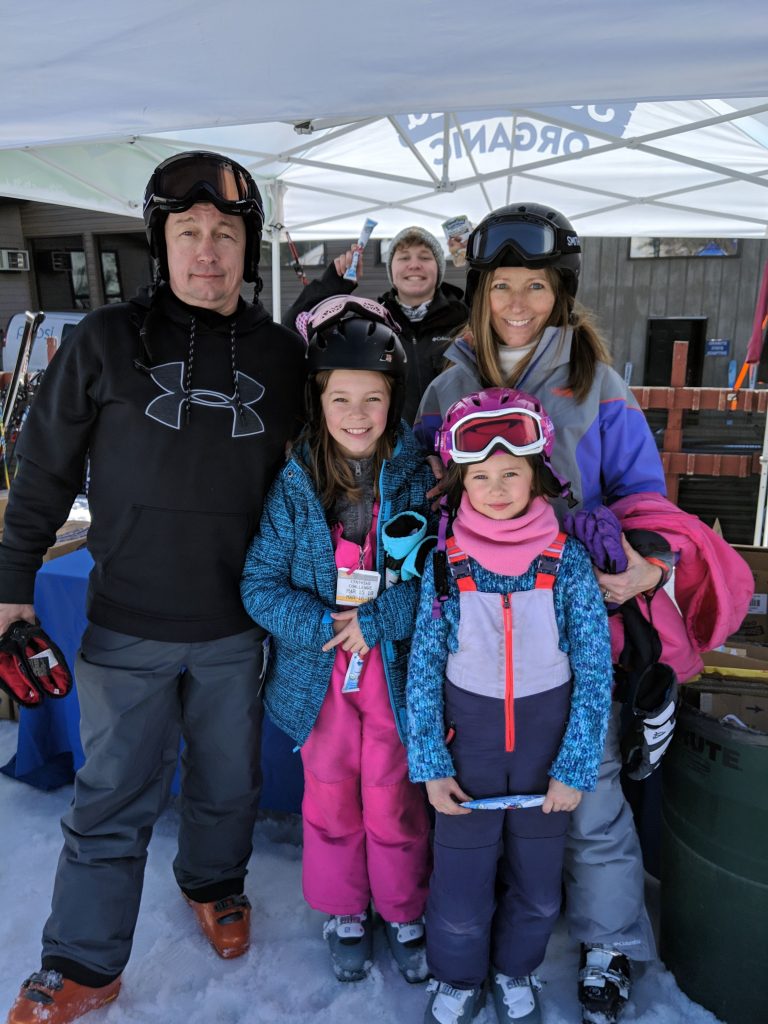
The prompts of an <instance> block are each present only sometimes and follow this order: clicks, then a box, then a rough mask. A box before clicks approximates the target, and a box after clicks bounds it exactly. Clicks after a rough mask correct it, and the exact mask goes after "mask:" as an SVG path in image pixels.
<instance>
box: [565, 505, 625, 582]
mask: <svg viewBox="0 0 768 1024" xmlns="http://www.w3.org/2000/svg"><path fill="white" fill-rule="evenodd" d="M563 526H564V527H565V531H566V533H569V534H570V535H571V536H572V537H575V538H576V540H580V541H581V543H582V544H583V545H584V547H585V548H586V549H587V551H588V552H589V557H590V558H591V559H592V562H593V564H594V565H596V566H597V568H598V569H599V570H600V571H601V572H610V573H617V572H624V570H625V569H626V568H627V564H628V563H627V556H626V554H625V553H624V548H623V547H622V546H621V523H620V522H619V520H618V519H617V518H616V516H615V515H614V514H613V512H611V510H610V509H609V508H605V506H604V505H599V506H598V507H597V508H595V509H592V511H591V512H584V511H582V512H576V513H575V514H574V515H571V514H570V513H568V514H567V515H566V516H565V517H564V520H563Z"/></svg>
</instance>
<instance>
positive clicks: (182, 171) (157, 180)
mask: <svg viewBox="0 0 768 1024" xmlns="http://www.w3.org/2000/svg"><path fill="white" fill-rule="evenodd" d="M195 203H213V205H214V206H215V207H216V209H217V210H221V212H222V213H228V214H235V215H237V216H239V217H242V218H243V221H244V223H245V259H244V261H243V280H245V281H258V280H259V255H260V250H261V233H262V230H263V228H264V204H263V203H262V200H261V193H260V192H259V190H258V188H257V187H256V182H255V181H254V180H253V178H252V177H251V175H250V174H249V173H248V171H247V170H246V169H245V168H244V167H242V166H241V165H240V164H238V163H236V162H235V161H234V160H231V159H230V158H229V157H226V156H222V155H221V154H220V153H211V152H208V151H206V150H193V151H191V152H188V153H177V154H176V155H175V156H171V157H169V158H168V159H167V160H163V162H162V163H161V164H158V166H157V167H156V168H155V170H154V171H153V172H152V177H151V178H150V179H149V182H148V183H147V187H146V190H145V192H144V227H145V228H146V232H147V241H148V242H149V251H150V253H151V254H152V257H153V258H154V259H155V260H157V266H158V270H159V272H160V276H161V277H162V279H163V280H164V281H167V280H168V256H167V253H166V248H165V222H166V219H167V217H168V214H169V213H182V212H183V211H184V210H188V209H189V208H190V206H194V204H195Z"/></svg>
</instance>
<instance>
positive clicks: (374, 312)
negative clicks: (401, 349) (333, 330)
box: [307, 295, 400, 338]
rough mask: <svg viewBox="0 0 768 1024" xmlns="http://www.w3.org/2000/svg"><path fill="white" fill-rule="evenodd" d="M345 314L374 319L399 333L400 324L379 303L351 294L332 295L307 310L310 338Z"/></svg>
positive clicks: (363, 318) (331, 325)
mask: <svg viewBox="0 0 768 1024" xmlns="http://www.w3.org/2000/svg"><path fill="white" fill-rule="evenodd" d="M345 316H359V317H360V318H361V319H362V320H374V321H376V322H377V323H380V324H384V325H385V326H386V327H389V329H390V330H392V331H394V332H395V334H399V333H400V325H399V324H398V323H397V322H396V321H395V320H394V319H393V318H392V314H391V313H390V312H389V310H388V309H386V308H385V307H384V306H382V305H381V303H379V302H374V301H373V299H365V298H362V297H361V298H358V297H356V296H352V295H332V296H331V297H330V298H329V299H323V301H322V302H318V304H317V305H316V306H314V307H313V308H312V309H311V310H310V311H309V313H308V315H307V334H308V336H309V337H310V338H311V337H312V335H313V334H316V333H317V332H318V331H322V330H327V329H328V328H329V327H333V325H334V324H336V323H338V322H339V320H342V319H343V318H344V317H345Z"/></svg>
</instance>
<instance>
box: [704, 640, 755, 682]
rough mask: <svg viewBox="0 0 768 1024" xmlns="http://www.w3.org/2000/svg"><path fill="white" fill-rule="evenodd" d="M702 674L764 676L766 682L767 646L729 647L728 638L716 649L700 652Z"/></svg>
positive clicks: (744, 676) (744, 677) (745, 677)
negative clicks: (702, 666)
mask: <svg viewBox="0 0 768 1024" xmlns="http://www.w3.org/2000/svg"><path fill="white" fill-rule="evenodd" d="M701 660H702V661H703V662H704V674H705V675H711V674H720V675H724V676H729V677H737V678H738V676H739V675H741V677H742V678H743V679H747V678H764V679H765V680H766V682H768V647H767V648H762V647H754V646H746V647H731V646H730V640H729V641H728V643H727V644H726V645H724V646H723V647H718V649H717V650H716V651H707V652H706V653H705V654H702V656H701Z"/></svg>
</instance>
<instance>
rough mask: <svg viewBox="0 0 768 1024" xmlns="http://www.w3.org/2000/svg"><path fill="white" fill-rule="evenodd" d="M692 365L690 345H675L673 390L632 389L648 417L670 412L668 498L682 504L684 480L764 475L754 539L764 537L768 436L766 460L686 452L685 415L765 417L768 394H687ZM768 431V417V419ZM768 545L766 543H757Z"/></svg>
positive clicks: (664, 452) (664, 455) (665, 449)
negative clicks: (701, 412)
mask: <svg viewBox="0 0 768 1024" xmlns="http://www.w3.org/2000/svg"><path fill="white" fill-rule="evenodd" d="M687 365H688V342H687V341H676V342H675V343H674V347H673V351H672V372H671V374H670V383H669V387H633V388H631V389H630V390H631V391H632V394H633V395H634V396H635V398H636V399H637V402H638V404H639V406H640V408H641V409H642V410H643V412H646V411H648V410H651V409H666V410H667V425H666V429H665V430H664V438H663V442H662V448H661V452H660V455H661V461H662V465H663V467H664V477H665V480H666V484H667V497H668V498H669V500H670V501H672V502H675V503H677V498H678V491H679V484H680V477H681V476H715V477H718V476H733V477H742V478H743V477H748V476H752V475H755V474H758V473H759V474H760V475H761V483H760V497H759V498H758V510H757V516H758V520H759V526H758V524H756V526H755V537H756V538H757V536H758V533H759V535H760V536H762V533H763V525H762V524H763V521H764V519H765V509H764V508H763V506H764V504H765V500H766V472H767V470H768V431H767V432H766V437H767V440H766V443H764V445H763V451H762V454H759V453H757V452H752V453H751V454H748V455H730V454H717V453H712V452H695V453H692V452H684V451H682V447H683V413H685V412H687V411H691V412H697V411H699V410H702V409H712V410H718V411H720V412H732V411H733V412H744V413H750V412H751V413H758V414H762V415H766V413H768V390H761V389H757V390H755V389H752V388H740V389H738V390H735V389H734V388H687V387H684V384H685V373H686V368H687ZM766 424H767V426H768V417H767V418H766ZM755 544H766V540H762V539H761V540H757V539H756V540H755Z"/></svg>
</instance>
